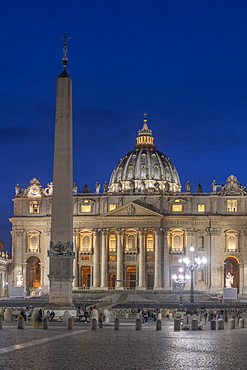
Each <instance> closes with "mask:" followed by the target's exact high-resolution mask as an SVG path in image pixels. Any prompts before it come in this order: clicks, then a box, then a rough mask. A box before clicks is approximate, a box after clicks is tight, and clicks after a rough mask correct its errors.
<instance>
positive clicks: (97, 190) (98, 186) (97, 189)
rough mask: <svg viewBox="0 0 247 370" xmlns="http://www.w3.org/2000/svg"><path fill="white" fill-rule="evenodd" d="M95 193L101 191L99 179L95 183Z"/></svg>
mask: <svg viewBox="0 0 247 370" xmlns="http://www.w3.org/2000/svg"><path fill="white" fill-rule="evenodd" d="M94 187H95V193H98V194H99V191H100V184H99V183H98V181H96V183H95V185H94Z"/></svg>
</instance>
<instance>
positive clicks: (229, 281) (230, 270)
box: [224, 256, 239, 292]
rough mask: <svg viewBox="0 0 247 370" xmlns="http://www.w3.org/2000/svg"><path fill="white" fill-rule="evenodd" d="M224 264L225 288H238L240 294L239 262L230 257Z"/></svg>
mask: <svg viewBox="0 0 247 370" xmlns="http://www.w3.org/2000/svg"><path fill="white" fill-rule="evenodd" d="M224 264H225V269H224V287H225V288H237V289H238V292H239V260H238V259H237V258H236V257H234V256H229V257H227V258H226V259H225V262H224Z"/></svg>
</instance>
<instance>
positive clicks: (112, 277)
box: [109, 274, 116, 289]
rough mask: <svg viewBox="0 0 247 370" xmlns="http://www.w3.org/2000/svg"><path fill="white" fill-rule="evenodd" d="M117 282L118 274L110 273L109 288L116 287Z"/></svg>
mask: <svg viewBox="0 0 247 370" xmlns="http://www.w3.org/2000/svg"><path fill="white" fill-rule="evenodd" d="M115 283H116V275H115V274H110V275H109V289H115Z"/></svg>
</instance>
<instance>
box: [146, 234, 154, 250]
mask: <svg viewBox="0 0 247 370" xmlns="http://www.w3.org/2000/svg"><path fill="white" fill-rule="evenodd" d="M153 251H154V237H153V235H148V236H147V252H153Z"/></svg>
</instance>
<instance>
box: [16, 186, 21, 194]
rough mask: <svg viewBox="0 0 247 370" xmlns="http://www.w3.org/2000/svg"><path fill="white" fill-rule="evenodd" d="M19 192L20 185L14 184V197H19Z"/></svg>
mask: <svg viewBox="0 0 247 370" xmlns="http://www.w3.org/2000/svg"><path fill="white" fill-rule="evenodd" d="M20 192H21V188H20V185H19V184H16V186H15V195H19V194H20Z"/></svg>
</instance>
